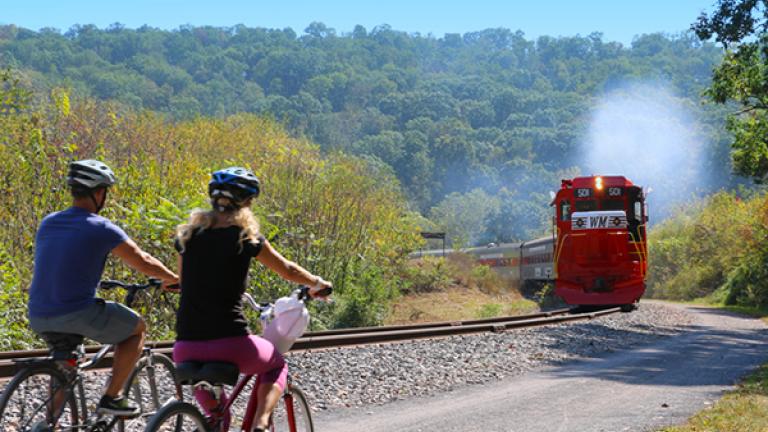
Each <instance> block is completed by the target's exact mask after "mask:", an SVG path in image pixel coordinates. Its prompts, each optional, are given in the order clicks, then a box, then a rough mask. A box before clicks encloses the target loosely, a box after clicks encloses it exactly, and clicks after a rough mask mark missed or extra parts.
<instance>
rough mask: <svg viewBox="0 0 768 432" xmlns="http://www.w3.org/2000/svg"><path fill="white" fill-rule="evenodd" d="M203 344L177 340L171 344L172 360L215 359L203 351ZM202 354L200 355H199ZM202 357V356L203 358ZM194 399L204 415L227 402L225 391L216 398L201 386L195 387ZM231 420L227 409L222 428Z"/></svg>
mask: <svg viewBox="0 0 768 432" xmlns="http://www.w3.org/2000/svg"><path fill="white" fill-rule="evenodd" d="M204 351H206V350H205V345H204V344H202V343H201V342H196V341H195V342H193V341H177V342H176V343H175V344H174V345H173V361H174V363H181V362H184V361H188V360H189V361H217V360H216V359H211V358H209V356H210V354H211V353H209V352H204ZM201 355H202V357H201ZM203 357H204V358H203ZM195 399H197V403H198V404H199V405H200V407H201V408H203V411H205V414H206V415H211V413H212V412H213V411H214V410H215V409H216V408H217V407H219V406H224V405H225V404H226V403H227V400H228V399H227V393H226V392H224V391H222V392H221V399H220V400H219V401H217V400H216V397H215V396H214V394H213V392H211V391H209V390H205V389H202V388H197V389H195ZM231 421H232V415H231V413H230V412H229V411H227V412H225V413H224V418H223V421H222V430H228V429H229V424H230V422H231Z"/></svg>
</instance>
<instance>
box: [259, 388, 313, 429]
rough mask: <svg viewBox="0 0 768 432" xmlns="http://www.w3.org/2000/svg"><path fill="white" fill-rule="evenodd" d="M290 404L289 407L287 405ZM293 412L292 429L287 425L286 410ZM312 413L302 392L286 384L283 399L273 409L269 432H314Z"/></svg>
mask: <svg viewBox="0 0 768 432" xmlns="http://www.w3.org/2000/svg"><path fill="white" fill-rule="evenodd" d="M289 403H290V404H291V406H290V407H289V406H288V404H289ZM289 409H291V410H292V412H293V420H294V425H293V426H294V427H293V428H292V427H291V425H290V424H289V417H288V410H289ZM314 430H315V426H314V423H313V421H312V411H311V410H310V408H309V402H308V401H307V397H306V395H304V392H303V391H302V390H301V389H300V388H298V387H296V386H293V385H291V384H288V388H287V389H286V391H285V393H284V394H283V397H281V398H280V401H279V402H278V404H277V407H276V408H275V411H274V412H273V413H272V417H271V418H270V425H269V431H270V432H314Z"/></svg>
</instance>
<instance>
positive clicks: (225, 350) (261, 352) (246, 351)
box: [173, 335, 288, 427]
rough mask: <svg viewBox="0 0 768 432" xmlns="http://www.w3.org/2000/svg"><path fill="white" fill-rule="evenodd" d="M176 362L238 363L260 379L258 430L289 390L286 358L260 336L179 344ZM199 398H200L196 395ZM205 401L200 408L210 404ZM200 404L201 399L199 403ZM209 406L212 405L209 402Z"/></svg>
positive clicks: (256, 424) (181, 342)
mask: <svg viewBox="0 0 768 432" xmlns="http://www.w3.org/2000/svg"><path fill="white" fill-rule="evenodd" d="M173 359H174V361H183V360H180V359H184V360H197V361H223V362H229V363H234V364H236V365H237V366H238V368H239V369H240V373H242V374H245V375H258V380H257V384H256V386H257V387H256V396H257V398H258V401H257V402H258V403H257V405H256V414H255V419H254V420H255V426H256V427H264V426H266V425H267V422H268V421H269V415H270V414H271V413H272V410H273V409H274V408H275V405H276V404H277V401H278V400H279V399H280V395H281V394H282V392H283V389H285V385H286V380H287V378H288V364H287V363H286V362H285V360H284V359H283V356H282V355H281V354H280V353H279V352H278V351H277V350H276V349H275V346H274V345H272V343H271V342H269V341H268V340H266V339H263V338H261V337H259V336H255V335H250V336H237V337H229V338H223V339H214V340H207V341H180V342H176V345H174V350H173ZM195 396H198V394H197V393H195ZM200 396H201V397H203V398H204V400H203V401H201V402H200V404H201V405H202V406H203V408H205V405H203V403H204V401H206V399H205V396H204V395H200ZM208 397H210V395H208ZM198 401H200V399H198ZM205 403H209V402H205Z"/></svg>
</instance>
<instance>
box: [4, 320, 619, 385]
mask: <svg viewBox="0 0 768 432" xmlns="http://www.w3.org/2000/svg"><path fill="white" fill-rule="evenodd" d="M620 311H621V310H620V308H618V307H616V308H608V309H602V310H598V311H593V312H586V313H579V312H578V311H576V310H573V309H567V308H566V309H557V310H553V311H548V312H540V313H536V314H530V315H518V316H505V317H496V318H485V319H475V320H466V321H443V322H433V323H423V324H410V325H396V326H382V327H361V328H352V329H337V330H326V331H318V332H310V333H305V334H304V336H303V337H301V338H299V340H297V341H296V343H295V344H294V345H293V348H292V349H291V351H307V350H314V349H319V348H339V347H344V346H354V345H367V344H376V343H387V342H401V341H408V340H415V339H425V338H438V337H446V336H453V335H461V334H470V333H484V332H500V331H505V330H508V329H513V328H522V327H536V326H542V325H547V324H557V323H563V322H568V321H580V320H590V319H593V318H596V317H599V316H603V315H609V314H613V313H617V312H620ZM147 346H149V347H151V348H152V350H153V351H155V352H159V353H163V354H166V355H170V353H171V351H172V349H173V342H172V341H163V342H148V343H147ZM98 349H99V347H98V346H88V347H86V353H87V354H93V353H95V352H96V351H97V350H98ZM47 355H48V350H28V351H6V352H0V379H2V378H10V377H11V376H13V374H15V373H16V365H15V364H14V361H15V360H21V359H29V358H34V357H45V356H47ZM111 363H112V357H110V356H108V357H105V358H104V359H103V360H102V362H101V363H100V364H99V367H100V368H107V367H110V366H111Z"/></svg>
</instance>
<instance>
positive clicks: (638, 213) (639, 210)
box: [635, 201, 643, 223]
mask: <svg viewBox="0 0 768 432" xmlns="http://www.w3.org/2000/svg"><path fill="white" fill-rule="evenodd" d="M635 220H637V221H638V222H641V223H642V222H643V203H641V202H640V201H635Z"/></svg>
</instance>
